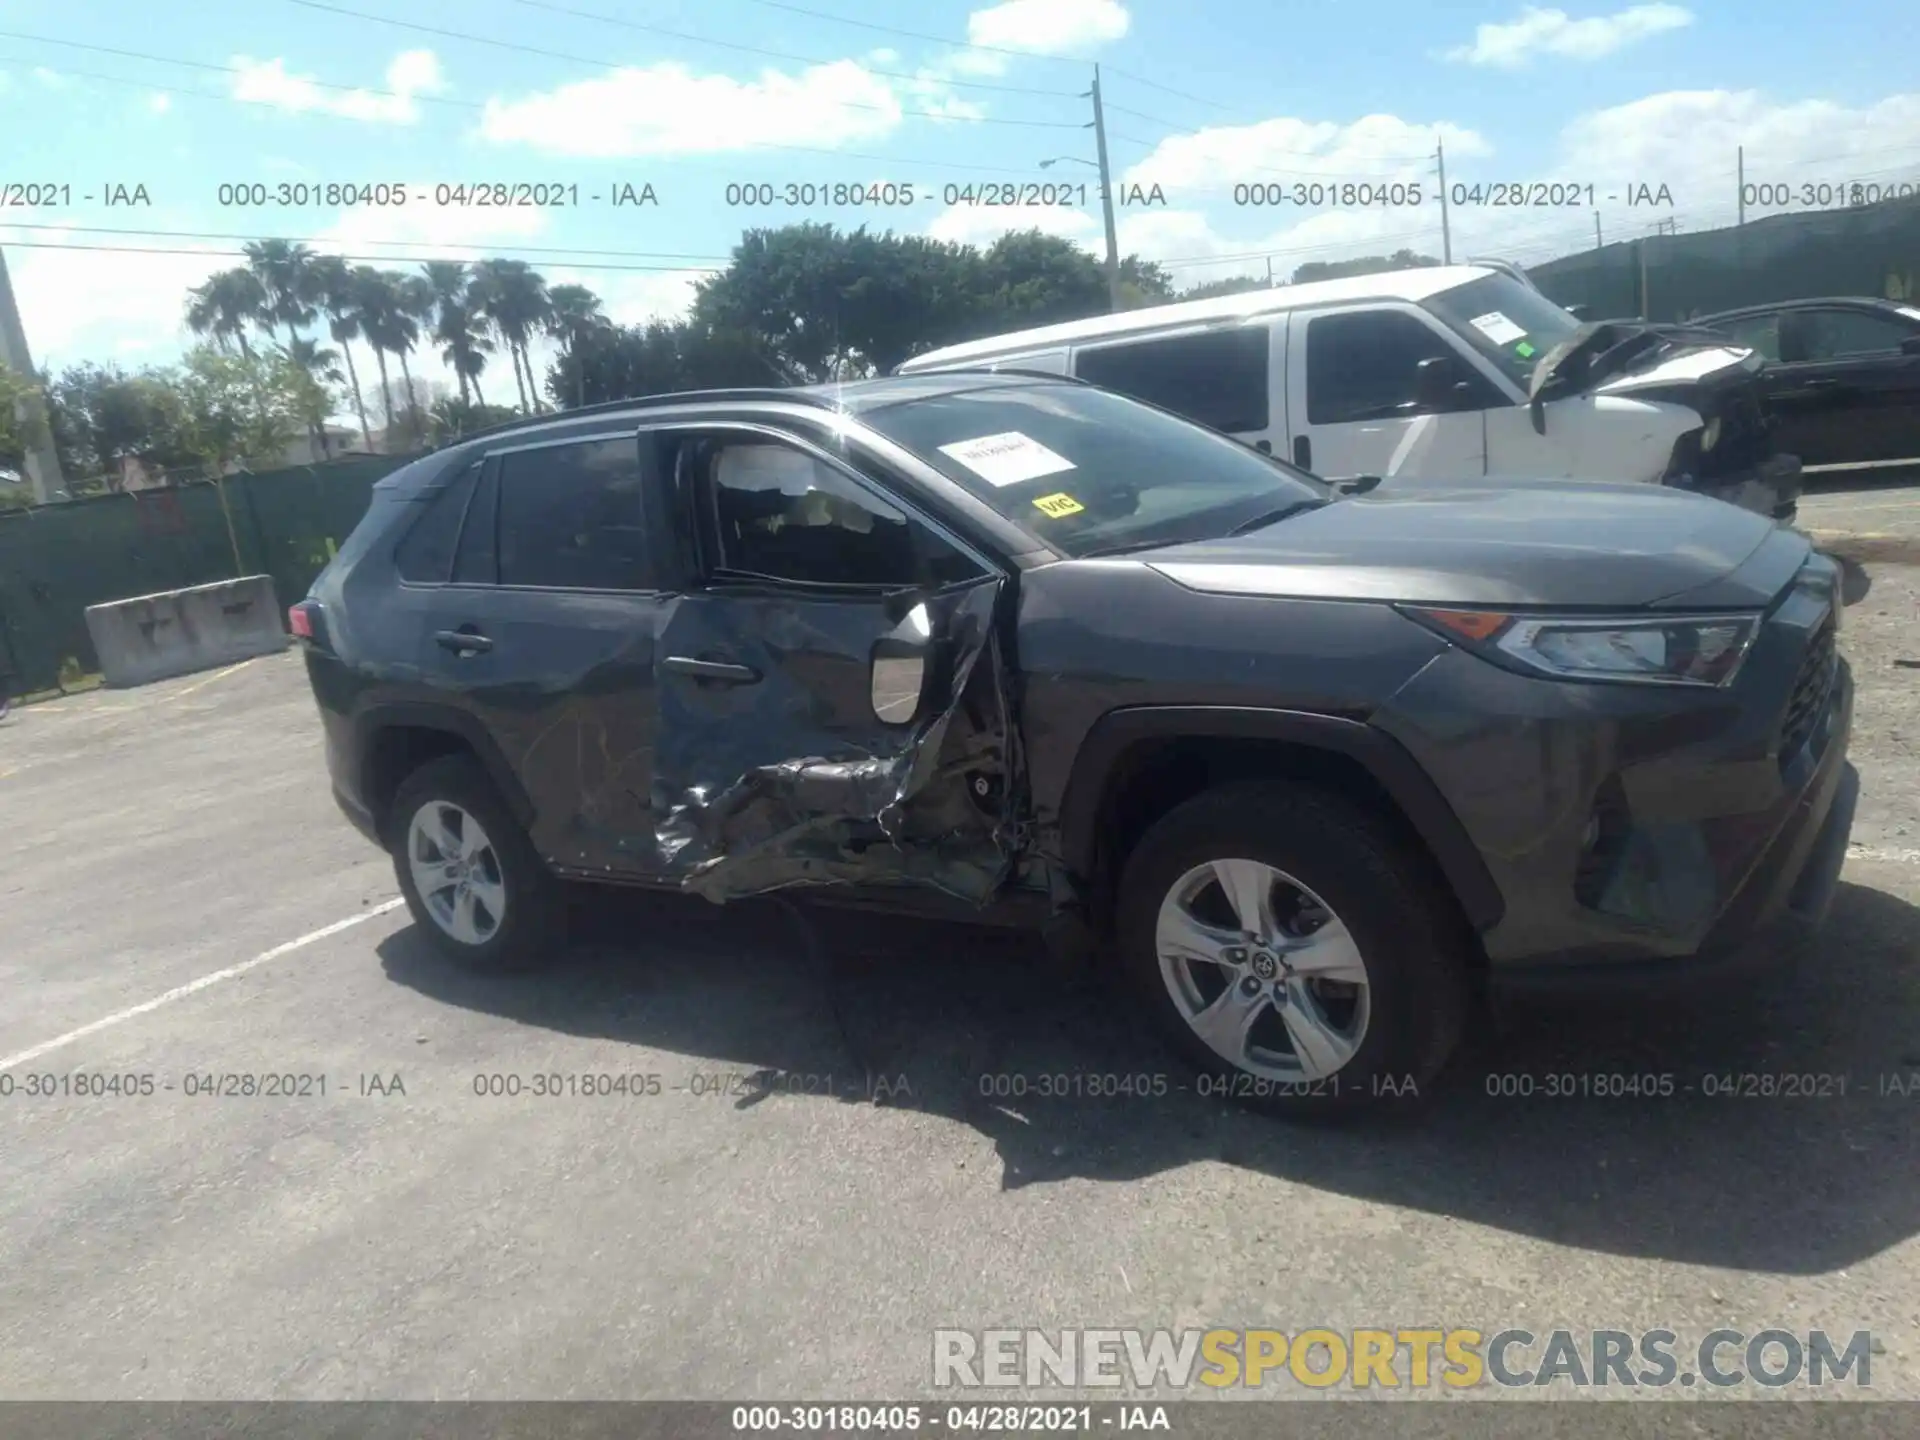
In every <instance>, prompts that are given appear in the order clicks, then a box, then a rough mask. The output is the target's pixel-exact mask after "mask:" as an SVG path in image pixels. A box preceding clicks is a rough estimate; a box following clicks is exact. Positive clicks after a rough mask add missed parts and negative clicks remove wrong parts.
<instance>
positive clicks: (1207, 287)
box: [1178, 275, 1267, 300]
mask: <svg viewBox="0 0 1920 1440" xmlns="http://www.w3.org/2000/svg"><path fill="white" fill-rule="evenodd" d="M1266 288H1267V282H1266V281H1265V280H1262V279H1260V278H1259V277H1258V276H1254V275H1229V276H1227V277H1226V278H1225V279H1224V280H1207V281H1203V282H1202V283H1200V284H1198V285H1193V286H1189V287H1188V288H1187V289H1185V290H1182V291H1181V292H1180V294H1179V297H1178V298H1179V299H1181V300H1212V299H1215V298H1217V297H1218V296H1221V295H1244V294H1246V293H1247V292H1248V291H1249V290H1265V289H1266Z"/></svg>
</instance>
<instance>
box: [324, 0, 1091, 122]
mask: <svg viewBox="0 0 1920 1440" xmlns="http://www.w3.org/2000/svg"><path fill="white" fill-rule="evenodd" d="M287 3H288V4H289V5H298V6H300V7H301V8H302V9H305V10H318V11H322V12H324V13H326V14H329V15H344V16H347V17H348V18H349V19H354V20H368V21H371V22H373V23H374V24H376V25H392V26H394V27H396V28H397V29H401V30H412V31H415V32H418V33H419V34H422V35H436V36H439V37H440V38H441V39H444V40H464V41H467V42H468V43H469V44H473V45H487V46H491V47H492V48H494V49H496V50H509V51H512V52H514V53H515V54H519V55H538V56H540V57H542V58H543V59H547V60H564V61H566V62H567V63H568V64H569V65H590V66H592V67H593V68H594V69H596V70H605V71H608V72H609V73H618V72H619V71H621V70H625V69H630V68H632V67H630V66H623V65H618V64H615V63H613V62H612V61H608V60H596V59H594V58H593V57H591V56H588V55H572V54H569V53H567V52H566V51H564V50H547V49H544V48H542V47H541V46H538V45H524V44H522V43H520V42H519V41H517V40H500V39H496V38H495V37H493V36H491V35H475V34H473V33H472V32H471V31H467V30H447V29H444V28H442V27H441V26H438V25H422V24H419V23H418V22H417V21H413V20H399V19H396V18H394V17H393V16H391V15H373V14H369V13H368V12H367V11H365V10H349V9H348V8H347V7H346V6H344V5H329V4H326V3H325V0H287ZM834 104H836V105H840V106H844V107H846V108H847V109H850V110H873V111H877V112H879V113H881V114H890V113H893V107H890V106H886V105H874V104H871V103H869V102H866V101H860V100H836V101H834ZM899 113H900V114H902V115H915V116H920V117H922V118H925V119H929V120H953V119H955V118H956V117H955V116H952V115H949V114H944V113H942V112H941V111H938V110H910V109H908V108H906V107H905V106H901V107H899ZM965 118H966V120H967V122H968V123H970V124H975V125H1013V126H1019V127H1023V128H1026V129H1033V130H1079V129H1081V128H1083V127H1082V126H1081V125H1080V124H1079V123H1077V122H1074V121H1067V120H1008V119H1001V118H999V117H997V116H968V117H965Z"/></svg>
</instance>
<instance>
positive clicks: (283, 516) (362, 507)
mask: <svg viewBox="0 0 1920 1440" xmlns="http://www.w3.org/2000/svg"><path fill="white" fill-rule="evenodd" d="M412 458H413V457H412V456H406V455H401V456H387V455H382V456H372V457H368V458H365V459H359V460H342V461H336V462H334V463H332V464H328V465H314V466H306V467H302V468H299V469H292V470H275V471H269V472H266V473H263V474H258V475H236V476H233V477H231V478H229V479H228V480H226V481H225V482H223V483H222V484H220V485H215V484H213V483H211V482H207V481H201V482H198V483H195V484H190V485H181V486H177V487H172V488H168V489H164V490H143V491H137V492H135V493H133V494H128V495H103V496H99V497H97V498H94V499H89V500H74V501H70V502H67V503H65V504H59V505H42V506H36V507H34V508H32V509H28V510H18V511H10V512H0V646H4V651H3V652H0V664H3V665H4V666H5V668H7V669H10V670H11V671H12V674H13V679H12V682H11V683H12V685H13V687H14V689H15V690H16V691H17V692H21V691H23V692H25V693H28V694H31V693H34V692H35V691H39V690H48V689H52V688H54V687H55V686H57V685H59V684H61V682H62V680H63V678H66V679H71V678H73V677H75V676H78V675H84V674H90V673H92V672H94V671H96V670H98V669H99V664H98V662H97V660H96V658H95V656H94V653H93V644H92V642H91V641H90V640H89V639H88V637H87V622H86V608H87V607H88V606H89V605H97V604H100V603H101V602H103V601H108V600H124V599H127V598H128V597H130V596H134V595H149V594H152V593H154V592H155V591H159V590H177V589H180V588H181V587H183V586H187V585H204V584H207V583H209V582H211V581H214V580H229V579H232V578H233V577H234V576H235V575H261V574H264V575H271V576H272V577H273V585H274V589H275V591H276V592H277V593H278V594H279V596H280V601H281V603H282V604H283V605H284V604H290V603H291V602H292V601H294V600H296V599H298V598H299V597H300V596H301V595H304V594H305V593H306V591H307V587H308V586H309V585H311V584H312V583H313V577H314V576H315V575H317V574H319V573H320V568H321V567H322V566H323V565H325V564H326V563H327V559H328V557H329V556H330V555H332V553H333V551H334V550H335V549H336V548H338V546H339V544H340V542H342V541H343V540H345V539H346V538H347V535H348V534H349V533H350V532H351V531H352V529H353V527H354V526H355V525H356V524H358V523H359V520H360V517H361V516H362V515H363V514H365V513H366V508H367V498H368V495H369V494H370V493H371V491H372V489H373V485H374V482H375V481H376V480H379V479H380V478H381V477H382V476H384V475H387V474H389V473H391V472H392V471H394V470H396V469H398V468H399V467H400V466H402V465H404V464H406V463H407V461H408V460H410V459H412ZM223 492H224V496H223ZM223 501H224V503H223ZM236 551H237V552H238V560H237V563H236Z"/></svg>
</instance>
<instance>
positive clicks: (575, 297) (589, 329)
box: [546, 285, 608, 407]
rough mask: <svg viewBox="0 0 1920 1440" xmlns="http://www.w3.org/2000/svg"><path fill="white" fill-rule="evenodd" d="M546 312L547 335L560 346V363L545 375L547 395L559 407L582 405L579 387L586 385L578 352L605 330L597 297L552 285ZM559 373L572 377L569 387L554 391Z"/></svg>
mask: <svg viewBox="0 0 1920 1440" xmlns="http://www.w3.org/2000/svg"><path fill="white" fill-rule="evenodd" d="M547 310H548V314H547V321H546V327H547V334H549V335H551V336H552V337H553V338H554V339H556V340H558V341H559V342H560V360H559V362H558V363H557V364H556V365H555V366H554V367H553V369H552V370H550V371H549V372H548V375H547V393H548V394H549V395H551V396H552V397H553V401H554V404H556V405H559V406H562V407H564V406H565V405H566V404H567V403H568V401H569V400H571V401H572V403H573V404H575V405H585V404H586V403H587V399H586V392H585V390H584V389H583V388H582V387H583V386H584V385H585V382H586V365H585V363H584V361H582V360H581V358H580V356H581V350H582V348H583V347H584V346H585V345H586V344H587V343H588V342H589V341H590V339H591V338H592V337H593V335H594V334H595V333H596V332H598V331H600V330H603V329H605V328H607V324H608V321H607V316H606V310H605V307H604V306H602V305H601V303H600V297H599V296H598V295H596V294H594V293H593V291H591V290H589V289H588V288H587V287H586V286H584V285H555V286H554V287H553V288H552V289H551V290H549V291H548V292H547ZM563 371H565V372H566V373H568V374H570V375H571V376H572V377H573V378H572V384H571V385H566V384H563V385H562V388H560V389H555V388H554V385H555V377H556V376H559V375H561V374H562V372H563Z"/></svg>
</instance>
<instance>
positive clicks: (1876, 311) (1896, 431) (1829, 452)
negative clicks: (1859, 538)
mask: <svg viewBox="0 0 1920 1440" xmlns="http://www.w3.org/2000/svg"><path fill="white" fill-rule="evenodd" d="M1691 323H1692V324H1694V325H1696V326H1706V327H1711V328H1712V329H1715V330H1718V331H1720V332H1721V333H1723V334H1725V335H1728V336H1731V337H1732V338H1733V339H1734V340H1737V341H1738V342H1739V343H1740V344H1742V345H1746V346H1750V347H1751V348H1752V349H1754V350H1756V351H1758V352H1759V353H1760V354H1761V355H1762V356H1763V357H1764V358H1765V359H1766V361H1767V367H1766V369H1765V370H1764V371H1763V372H1762V376H1763V379H1764V382H1765V385H1766V393H1767V400H1768V405H1769V408H1770V409H1771V410H1772V412H1773V416H1774V422H1775V425H1774V440H1775V442H1776V443H1777V444H1778V446H1779V447H1780V449H1781V450H1783V451H1785V452H1787V453H1788V454H1791V455H1798V456H1799V457H1800V461H1801V464H1802V466H1803V467H1804V470H1805V471H1806V473H1809V474H1814V475H1819V474H1822V473H1828V474H1831V473H1836V472H1858V473H1860V474H1862V475H1877V474H1879V473H1881V472H1889V473H1899V472H1920V308H1916V307H1915V306H1912V305H1904V304H1899V303H1897V302H1895V301H1891V300H1874V299H1870V298H1852V299H1846V298H1837V299H1827V300H1790V301H1783V302H1781V303H1779V304H1775V305H1753V306H1749V307H1747V308H1746V309H1743V310H1729V311H1726V312H1724V313H1722V314H1719V315H1707V316H1703V317H1702V318H1700V319H1699V320H1695V321H1693V322H1691Z"/></svg>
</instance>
